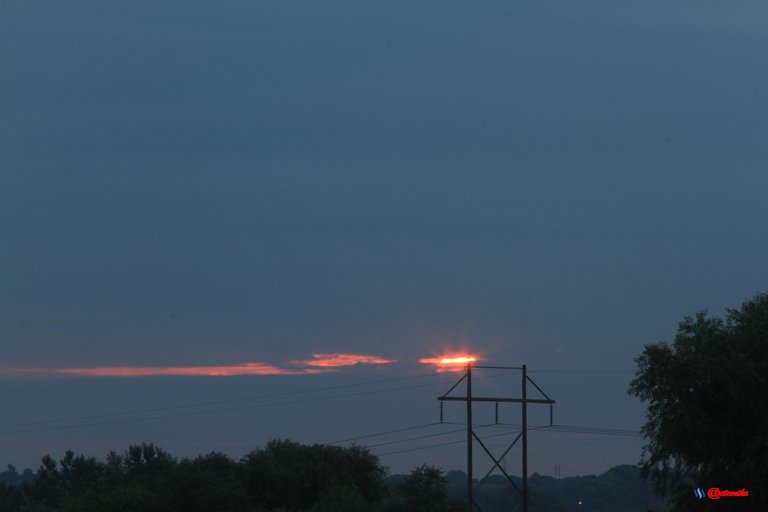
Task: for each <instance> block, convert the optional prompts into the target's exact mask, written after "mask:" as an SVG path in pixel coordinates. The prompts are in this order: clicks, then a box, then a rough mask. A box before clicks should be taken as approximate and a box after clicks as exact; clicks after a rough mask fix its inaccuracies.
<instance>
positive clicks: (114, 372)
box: [54, 363, 323, 377]
mask: <svg viewBox="0 0 768 512" xmlns="http://www.w3.org/2000/svg"><path fill="white" fill-rule="evenodd" d="M322 371H323V370H317V369H306V368H305V369H300V370H287V369H285V368H278V367H277V366H273V365H271V364H264V363H244V364H237V365H231V366H167V367H166V366H105V367H100V368H58V369H56V370H54V372H55V373H57V374H63V375H80V376H88V377H148V376H155V375H173V376H216V377H221V376H234V375H299V374H310V373H321V372H322Z"/></svg>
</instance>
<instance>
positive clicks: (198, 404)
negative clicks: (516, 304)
mask: <svg viewBox="0 0 768 512" xmlns="http://www.w3.org/2000/svg"><path fill="white" fill-rule="evenodd" d="M436 375H437V374H436V373H424V374H419V375H410V376H407V377H397V378H392V379H383V380H374V381H368V382H361V383H355V384H339V385H336V386H326V387H323V388H313V389H307V390H297V391H285V392H283V393H274V394H270V395H261V396H253V397H243V398H230V399H226V400H213V401H208V402H195V403H191V404H186V405H172V406H164V407H154V408H150V409H135V410H132V411H124V412H111V413H103V414H91V415H87V416H74V417H69V418H59V419H53V420H43V421H28V422H24V423H6V424H2V425H0V428H12V427H25V426H32V425H46V424H51V423H62V422H66V421H81V420H92V419H98V418H109V417H115V416H129V415H131V414H145V413H154V412H161V411H172V410H179V409H190V408H193V407H207V406H210V405H223V404H230V403H236V402H250V401H254V400H268V399H271V398H281V397H284V396H292V395H301V394H305V393H317V392H321V391H331V390H336V389H345V388H351V387H359V386H371V385H376V384H386V383H389V382H398V381H403V380H410V379H420V378H424V377H434V376H436Z"/></svg>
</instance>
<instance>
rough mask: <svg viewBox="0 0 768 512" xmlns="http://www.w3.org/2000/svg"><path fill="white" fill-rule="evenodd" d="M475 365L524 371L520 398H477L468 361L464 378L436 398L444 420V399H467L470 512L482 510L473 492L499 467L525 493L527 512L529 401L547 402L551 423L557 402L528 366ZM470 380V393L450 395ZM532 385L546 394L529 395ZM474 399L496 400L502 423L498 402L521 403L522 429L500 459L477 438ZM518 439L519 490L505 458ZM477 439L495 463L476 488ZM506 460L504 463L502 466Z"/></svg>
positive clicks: (497, 414)
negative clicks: (475, 458) (537, 383)
mask: <svg viewBox="0 0 768 512" xmlns="http://www.w3.org/2000/svg"><path fill="white" fill-rule="evenodd" d="M475 368H479V369H494V370H521V371H522V394H521V397H520V398H510V397H477V396H473V395H472V363H468V364H467V365H466V366H465V367H464V376H463V377H461V378H460V379H459V380H458V381H457V382H456V383H455V384H454V385H453V386H451V388H450V389H449V390H448V391H447V392H446V393H445V394H443V395H442V396H439V397H437V399H438V400H439V401H440V421H441V422H442V421H443V402H444V401H460V402H466V403H467V507H468V512H474V511H475V510H478V511H480V512H482V509H481V508H480V506H479V505H478V504H477V502H476V501H475V498H474V492H475V490H477V489H479V488H480V486H481V485H483V482H484V481H485V479H486V478H488V476H490V474H491V473H493V471H494V470H495V469H496V468H498V469H499V470H500V471H501V473H502V474H503V475H504V476H505V477H506V479H507V481H508V482H509V483H510V484H511V485H512V487H514V488H515V489H516V490H517V491H518V492H519V493H520V494H521V496H522V498H523V500H522V506H523V512H528V404H529V403H532V404H548V405H549V423H550V425H551V424H552V405H553V404H554V403H555V401H554V400H552V399H551V398H549V397H548V396H547V395H546V393H544V391H542V390H541V388H540V387H539V386H537V385H536V383H535V382H533V380H531V378H530V377H529V376H528V371H527V368H526V366H525V365H523V366H521V367H511V366H479V365H476V366H475ZM465 379H466V381H467V388H466V389H467V394H466V396H448V395H449V394H450V393H451V391H453V390H454V389H456V387H457V386H458V385H459V384H460V383H461V381H463V380H465ZM529 382H530V383H531V384H533V386H534V387H535V388H536V389H537V390H538V391H539V393H541V394H542V396H544V398H528V383H529ZM472 402H495V403H496V423H498V422H499V403H500V402H501V403H519V404H520V405H521V406H522V431H521V432H520V433H519V434H518V435H517V437H515V439H514V440H513V441H512V443H511V444H510V445H509V447H507V449H506V450H505V451H504V453H503V454H502V455H501V457H499V458H498V459H497V458H496V457H495V456H494V455H493V454H492V453H491V451H490V450H489V449H488V447H486V446H485V443H483V441H482V440H481V439H480V437H478V435H477V434H476V433H475V431H474V429H473V426H472ZM518 440H522V466H523V467H522V473H523V475H522V479H523V488H522V489H520V488H519V487H518V486H517V485H516V484H515V482H514V481H512V477H510V476H509V474H508V473H507V469H506V461H504V457H506V456H507V454H508V453H509V452H510V450H512V447H513V446H514V445H515V443H517V441H518ZM474 441H477V443H478V444H479V445H480V447H481V448H482V449H483V451H485V453H486V454H487V455H488V457H489V458H490V459H491V460H492V461H493V466H492V467H491V469H490V470H489V471H488V472H487V473H486V474H485V476H484V477H483V478H481V479H480V481H479V482H478V484H477V489H476V488H475V486H474V483H473V474H472V446H473V444H474ZM502 462H503V465H502Z"/></svg>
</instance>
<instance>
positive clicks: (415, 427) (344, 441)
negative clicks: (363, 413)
mask: <svg viewBox="0 0 768 512" xmlns="http://www.w3.org/2000/svg"><path fill="white" fill-rule="evenodd" d="M432 425H440V422H439V421H433V422H432V423H425V424H423V425H414V426H413V427H403V428H398V429H395V430H387V431H386V432H377V433H376V434H367V435H364V436H357V437H350V438H347V439H340V440H338V441H331V442H330V443H325V444H341V443H348V442H350V441H357V440H358V439H368V438H370V437H381V436H386V435H388V434H396V433H398V432H405V431H407V430H416V429H420V428H425V427H431V426H432Z"/></svg>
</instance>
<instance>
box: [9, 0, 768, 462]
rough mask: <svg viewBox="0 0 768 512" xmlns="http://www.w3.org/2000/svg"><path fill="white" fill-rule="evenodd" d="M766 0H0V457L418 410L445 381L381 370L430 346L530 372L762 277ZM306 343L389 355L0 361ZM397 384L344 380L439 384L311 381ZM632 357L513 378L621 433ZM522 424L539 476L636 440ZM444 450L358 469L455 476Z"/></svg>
mask: <svg viewBox="0 0 768 512" xmlns="http://www.w3.org/2000/svg"><path fill="white" fill-rule="evenodd" d="M767 11H768V7H766V6H765V5H764V3H763V2H759V1H751V2H738V3H736V4H728V5H724V4H722V3H719V2H712V1H680V2H673V3H669V2H662V1H649V2H641V3H637V2H626V1H621V2H607V1H602V2H601V1H587V2H578V3H574V2H565V1H561V0H555V1H554V2H529V1H525V2H508V1H507V2H501V1H492V2H485V3H482V4H470V3H467V2H456V1H448V2H434V1H422V2H411V1H409V2H404V1H394V2H341V1H328V2H309V1H300V2H292V3H289V2H278V1H267V2H236V1H231V2H216V3H210V2H180V1H179V2H162V3H159V4H158V3H157V2H145V1H135V2H130V3H128V4H125V5H124V4H117V3H105V2H95V1H94V2H79V1H71V2H65V3H61V2H35V3H30V2H23V1H15V0H12V1H6V2H3V3H2V5H0V233H2V236H3V240H4V243H3V249H2V251H0V367H2V368H4V369H5V370H4V371H5V376H4V377H2V380H0V382H2V386H0V387H1V388H2V389H0V410H2V411H3V415H2V417H3V419H2V424H3V425H6V427H0V464H5V463H6V462H12V463H14V464H16V465H17V466H24V465H29V466H36V465H37V461H38V459H39V457H40V456H42V455H43V454H45V453H49V452H50V453H52V454H54V455H60V454H61V452H62V451H63V450H64V449H67V448H72V449H75V450H76V451H83V452H86V453H90V454H93V455H102V454H103V453H105V452H106V451H107V450H110V449H116V450H121V449H123V448H124V447H125V446H127V444H128V443H135V442H141V441H154V442H156V443H158V444H160V445H161V446H163V447H165V448H166V449H169V450H171V451H172V452H174V453H177V454H179V455H193V454H197V453H200V452H205V451H210V450H223V451H226V452H227V453H230V454H231V455H233V456H235V457H238V456H240V455H242V454H243V453H245V452H246V451H247V450H249V449H251V448H254V447H257V446H260V445H261V444H263V443H264V442H265V441H266V440H267V439H269V438H270V437H277V436H289V437H291V438H293V439H296V440H298V441H302V442H322V441H332V440H336V439H344V438H347V437H353V436H358V435H364V434H369V433H375V432H380V431H383V430H388V429H397V428H400V427H407V426H412V425H419V424H423V423H426V422H430V421H434V419H435V417H436V410H437V405H436V402H435V400H434V398H435V396H436V393H437V392H439V391H441V390H442V389H443V388H445V389H447V387H449V386H450V384H451V379H453V378H454V376H446V375H441V376H434V377H422V378H417V379H405V378H406V377H410V376H412V375H415V374H418V373H423V372H425V371H426V372H428V371H429V370H427V369H425V368H420V367H419V365H418V363H416V361H417V360H418V359H419V358H421V357H429V356H432V355H434V354H435V353H439V352H441V351H442V350H444V349H449V348H460V347H466V348H468V349H471V350H472V351H475V352H479V353H482V354H483V355H484V356H485V357H486V358H487V360H488V361H489V362H492V363H495V364H511V365H519V364H522V363H526V364H528V366H529V367H530V368H531V369H532V370H535V369H540V370H543V369H549V370H564V369H623V370H632V369H633V366H634V365H633V362H632V358H633V357H634V356H636V355H637V354H638V353H639V352H640V351H641V350H642V347H643V344H645V343H650V342H655V341H658V340H662V339H670V338H671V337H672V335H673V334H674V332H675V329H676V325H677V322H678V321H679V320H680V319H681V318H682V316H683V315H685V314H691V313H693V312H695V311H697V310H700V309H709V310H710V311H711V312H712V313H713V314H718V315H719V314H721V313H722V312H723V308H725V307H736V306H738V305H739V304H740V303H741V302H742V301H743V300H745V299H747V298H749V297H751V296H752V295H754V294H755V293H756V292H758V291H760V290H765V289H766V278H767V277H768V275H767V274H768V273H767V272H766V268H765V261H767V260H768V242H766V236H765V235H766V232H765V227H764V224H765V219H766V218H768V206H766V201H765V197H766V193H767V192H768V173H766V171H765V162H766V161H767V160H768V159H767V158H766V157H768V145H766V143H765V141H766V136H767V135H768V126H766V114H768V68H766V66H765V65H764V64H765V54H766V50H767V49H768V35H767V34H768V30H766V28H768V27H766V21H765V20H766V19H768V17H766V15H768V12H767ZM315 353H353V354H375V355H378V356H382V357H385V358H390V359H398V360H399V361H400V362H399V363H397V364H391V365H386V366H380V367H372V366H365V367H354V368H347V369H343V368H342V369H341V370H340V371H339V372H336V373H329V374H323V375H284V376H253V377H220V378H210V377H208V378H191V377H147V378H133V379H127V380H126V379H110V378H82V377H69V378H51V377H50V376H49V377H45V378H43V377H36V378H20V377H19V376H18V372H17V371H16V372H13V371H10V370H14V369H15V370H18V369H23V368H73V367H74V368H83V367H100V366H101V367H103V366H176V367H180V366H190V365H196V366H197V365H199V366H215V365H235V364H242V363H246V362H260V363H265V364H273V365H278V366H283V365H285V364H289V362H290V361H293V360H297V359H301V360H306V359H308V358H310V357H311V355H312V354H315ZM399 378H404V380H403V381H392V382H391V383H388V384H377V385H375V386H373V387H372V388H368V387H364V386H363V387H360V388H359V389H360V390H365V389H374V388H375V389H384V388H386V387H387V386H390V387H393V388H394V387H400V388H402V387H406V386H408V385H411V384H413V385H416V384H418V385H423V384H425V383H435V386H434V387H418V388H413V389H410V390H403V389H400V390H395V391H389V392H382V393H377V394H371V395H364V396H361V397H341V396H335V395H342V394H345V393H349V392H353V391H354V390H355V389H358V388H356V387H354V385H359V384H360V383H363V382H368V381H378V380H387V379H399ZM630 378H631V374H628V373H625V374H615V375H614V374H611V375H606V374H595V373H578V374H565V373H542V374H540V375H538V376H536V379H537V382H539V383H540V384H542V386H543V387H544V388H545V390H546V391H547V392H548V393H550V394H551V396H553V398H556V399H557V400H558V409H557V411H558V412H557V413H556V419H557V421H558V422H559V423H564V424H572V425H591V426H601V427H616V428H638V427H639V426H640V425H641V424H642V421H643V417H642V411H643V409H642V406H641V405H640V404H639V403H637V402H636V401H634V399H632V398H629V397H627V396H626V387H627V383H628V381H629V379H630ZM430 379H431V380H430ZM491 380H492V381H493V382H499V380H497V379H491ZM491 380H489V381H491ZM501 380H503V379H501ZM515 383H516V381H514V382H512V383H510V384H509V386H512V385H514V384H515ZM339 385H345V386H346V385H349V386H352V387H349V388H337V389H336V390H330V391H326V392H324V393H326V395H328V396H331V395H333V396H332V397H331V398H329V399H328V400H325V401H321V402H318V403H317V404H314V405H313V404H309V403H306V402H302V403H300V404H299V403H294V404H285V405H281V406H272V407H267V408H262V409H248V410H244V411H242V410H241V411H221V412H216V413H210V414H203V415H193V416H184V417H178V416H177V417H174V418H164V419H155V420H150V421H140V422H135V423H133V422H132V423H117V424H112V425H94V426H90V427H79V428H74V429H58V428H57V429H52V430H43V431H37V432H32V431H30V430H39V429H38V428H37V427H35V428H34V429H32V428H30V427H29V426H27V427H24V428H17V427H8V426H7V425H9V424H11V423H22V422H31V421H47V420H58V419H60V418H65V417H71V416H74V417H81V416H91V415H102V414H112V413H121V412H125V411H128V410H143V409H148V408H161V409H162V410H164V411H167V410H169V409H167V408H169V407H177V406H180V405H187V404H192V403H199V402H205V401H224V400H230V399H237V398H245V397H254V396H262V395H269V396H273V395H275V394H277V393H281V392H283V391H286V390H294V391H307V390H311V389H316V388H318V387H329V386H339ZM509 389H513V388H511V387H505V388H499V392H509ZM296 396H301V397H307V396H319V395H312V394H300V395H296ZM238 403H241V402H238ZM247 403H248V404H250V405H253V404H254V403H256V402H247ZM331 404H332V405H331ZM170 410H173V411H180V410H178V409H170ZM189 410H191V409H184V411H189ZM194 410H196V411H197V410H199V409H194ZM545 416H546V415H545ZM113 418H115V419H121V418H122V419H125V417H124V416H114V417H113ZM459 419H460V418H459ZM98 422H103V418H102V420H99V421H98ZM62 425H64V424H62V423H53V424H46V425H45V426H46V428H48V427H58V426H62ZM25 429H26V431H24V432H20V433H10V432H17V431H19V430H25ZM418 433H419V431H416V432H415V433H414V436H415V435H417V434H418ZM408 435H409V434H408V433H404V434H402V435H401V438H404V437H408ZM540 435H541V436H542V437H541V439H532V442H533V443H538V444H537V445H536V449H535V450H532V452H531V457H532V460H531V469H532V471H539V472H542V473H545V472H551V470H552V469H551V468H552V466H553V465H554V464H560V465H561V466H562V467H563V475H564V476H565V475H566V474H575V473H584V472H600V471H603V470H605V469H607V468H608V467H610V466H611V465H614V464H618V463H633V462H636V461H637V459H638V458H639V456H640V450H639V446H640V445H641V440H639V439H633V438H607V437H599V436H595V437H589V436H574V435H566V434H555V433H547V434H543V433H542V434H540ZM456 436H458V437H456ZM454 437H455V438H457V439H460V438H461V435H460V434H456V435H455V436H454ZM449 438H450V436H447V437H446V438H445V439H449ZM443 440H444V439H443V438H436V439H432V438H430V439H428V440H426V441H424V442H423V444H425V445H426V444H428V443H430V442H432V441H434V442H435V443H436V442H441V441H443ZM449 440H450V439H449ZM416 445H417V444H416ZM416 445H413V444H412V445H407V446H404V445H399V444H398V445H393V446H391V447H390V446H387V447H382V448H380V449H379V453H384V448H386V449H387V450H389V451H394V450H395V449H398V448H403V447H404V448H407V447H409V446H416ZM390 448H391V449H390ZM374 451H376V450H374ZM461 454H462V449H461V446H460V445H454V446H449V447H446V448H442V449H441V448H437V449H430V450H424V451H416V452H410V453H408V454H401V455H397V456H387V457H388V458H385V459H383V460H384V462H385V463H388V464H391V465H392V467H393V469H395V470H406V469H408V468H409V467H410V466H411V465H413V464H418V463H421V462H424V461H427V462H434V463H438V464H440V465H443V466H444V467H446V468H450V467H461V466H462V464H463V462H462V459H461V457H462V455H461ZM6 459H7V460H6ZM510 464H511V462H510Z"/></svg>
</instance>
